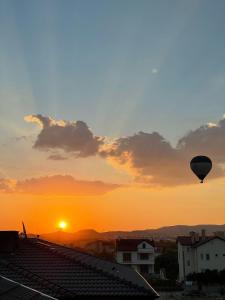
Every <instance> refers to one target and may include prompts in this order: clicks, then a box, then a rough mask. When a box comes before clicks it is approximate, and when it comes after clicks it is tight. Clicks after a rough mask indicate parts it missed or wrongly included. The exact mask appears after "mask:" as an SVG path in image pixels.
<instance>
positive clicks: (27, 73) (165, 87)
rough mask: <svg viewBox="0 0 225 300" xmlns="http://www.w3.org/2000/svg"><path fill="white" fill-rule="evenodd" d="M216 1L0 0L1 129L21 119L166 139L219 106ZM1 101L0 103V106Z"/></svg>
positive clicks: (220, 32)
mask: <svg viewBox="0 0 225 300" xmlns="http://www.w3.org/2000/svg"><path fill="white" fill-rule="evenodd" d="M224 11H225V2H224V1H220V0H217V1H207V0H202V1H197V0H194V1H192V0H189V1H180V0H179V1H149V0H148V1H143V0H141V1H125V0H123V1H116V0H115V1H103V0H102V1H98V0H95V1H66V2H64V1H8V0H7V1H1V2H0V28H1V29H0V38H1V48H0V64H1V69H0V88H1V104H0V105H1V112H2V120H4V119H6V121H10V122H11V125H10V126H11V129H10V128H9V127H10V126H9V127H7V122H3V121H2V122H1V123H2V126H1V127H2V128H1V131H4V133H3V134H9V131H10V134H12V130H14V129H13V125H12V123H13V122H15V124H16V125H15V126H14V127H15V128H16V129H15V130H16V131H19V129H18V128H21V132H22V131H23V130H26V128H27V127H28V125H27V124H25V123H24V122H23V116H24V115H26V114H30V113H42V114H44V115H50V116H52V117H54V118H56V119H57V118H59V119H66V120H84V121H85V122H87V124H88V125H89V126H90V127H91V128H92V129H93V131H94V132H95V133H96V134H98V135H107V136H114V137H117V136H124V135H129V134H133V133H134V132H138V131H140V130H143V131H146V132H152V131H158V132H160V133H161V134H162V135H163V136H165V137H166V138H167V139H168V140H170V141H171V142H172V143H175V142H176V140H177V139H178V138H179V137H181V136H182V135H183V134H184V133H186V132H187V131H188V130H190V129H193V128H196V127H198V126H200V125H202V124H205V123H207V122H216V121H217V120H219V119H221V117H222V116H223V113H224V112H225V99H224V93H225V37H224V28H225V19H224ZM3 102H4V103H3Z"/></svg>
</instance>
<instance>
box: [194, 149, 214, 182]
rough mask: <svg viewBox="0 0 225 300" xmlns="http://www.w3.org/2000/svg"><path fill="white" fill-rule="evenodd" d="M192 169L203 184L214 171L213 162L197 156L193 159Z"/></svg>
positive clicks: (205, 157)
mask: <svg viewBox="0 0 225 300" xmlns="http://www.w3.org/2000/svg"><path fill="white" fill-rule="evenodd" d="M190 167H191V169H192V171H193V172H194V173H195V175H196V176H197V177H198V178H199V179H200V180H201V181H200V182H201V183H203V180H204V178H205V177H206V176H207V175H208V173H209V172H210V170H211V169H212V161H211V159H210V158H208V157H207V156H203V155H201V156H196V157H194V158H192V160H191V162H190Z"/></svg>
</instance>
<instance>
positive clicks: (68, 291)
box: [0, 238, 158, 299]
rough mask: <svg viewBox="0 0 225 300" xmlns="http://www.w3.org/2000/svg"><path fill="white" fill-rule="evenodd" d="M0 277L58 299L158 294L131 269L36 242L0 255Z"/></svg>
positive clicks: (24, 242)
mask: <svg viewBox="0 0 225 300" xmlns="http://www.w3.org/2000/svg"><path fill="white" fill-rule="evenodd" d="M0 275H1V276H5V277H7V278H10V279H11V280H14V281H16V282H18V283H20V284H23V285H25V286H28V287H30V288H33V289H35V290H37V291H40V292H42V293H45V294H47V295H50V296H52V297H56V298H57V299H68V298H69V299H75V298H76V299H77V298H78V297H81V298H82V297H85V296H88V297H89V298H90V297H91V296H95V297H97V298H98V299H99V298H104V297H106V298H107V299H109V298H110V297H112V298H115V297H119V298H120V299H121V297H129V296H131V297H132V296H138V297H144V298H146V297H148V299H155V298H156V297H157V296H158V295H157V293H156V292H155V291H154V289H153V288H152V287H151V286H150V285H149V284H148V283H147V282H146V281H145V280H144V279H143V278H142V277H141V276H140V275H139V274H138V273H137V272H135V271H134V270H133V269H131V268H129V267H126V266H122V265H119V264H117V263H112V262H109V261H106V260H103V259H100V258H97V257H95V256H92V255H89V254H86V253H83V252H81V251H78V250H74V249H71V248H67V247H64V246H60V245H57V244H54V243H50V242H47V241H44V240H39V239H34V238H33V239H24V240H20V241H19V247H18V249H17V250H16V251H15V252H14V253H13V254H9V253H8V254H7V253H0Z"/></svg>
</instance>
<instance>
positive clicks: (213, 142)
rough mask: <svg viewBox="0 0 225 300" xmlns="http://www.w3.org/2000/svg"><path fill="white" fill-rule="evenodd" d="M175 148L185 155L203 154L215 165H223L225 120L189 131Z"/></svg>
mask: <svg viewBox="0 0 225 300" xmlns="http://www.w3.org/2000/svg"><path fill="white" fill-rule="evenodd" d="M177 148H178V149H179V150H180V151H183V152H185V154H186V155H187V154H190V155H196V154H201V153H203V154H204V155H208V156H210V157H211V158H212V160H213V161H214V162H216V163H221V164H224V163H225V119H223V120H221V121H219V123H218V124H210V125H207V126H202V127H200V128H198V129H196V130H193V131H190V132H189V133H188V134H187V135H186V136H184V137H183V138H181V139H180V140H179V142H178V145H177Z"/></svg>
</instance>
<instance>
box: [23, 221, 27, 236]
mask: <svg viewBox="0 0 225 300" xmlns="http://www.w3.org/2000/svg"><path fill="white" fill-rule="evenodd" d="M22 225H23V234H24V237H25V239H27V231H26V227H25V225H24V223H23V222H22Z"/></svg>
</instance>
